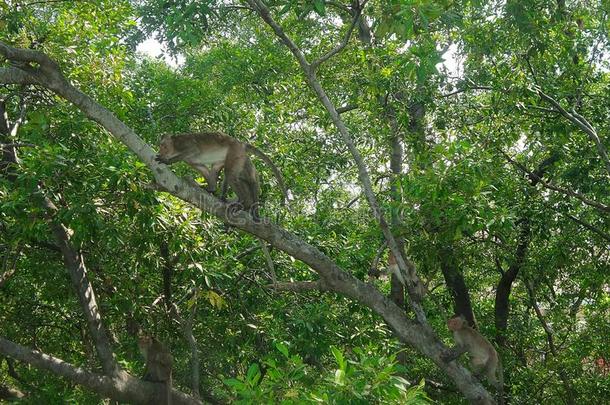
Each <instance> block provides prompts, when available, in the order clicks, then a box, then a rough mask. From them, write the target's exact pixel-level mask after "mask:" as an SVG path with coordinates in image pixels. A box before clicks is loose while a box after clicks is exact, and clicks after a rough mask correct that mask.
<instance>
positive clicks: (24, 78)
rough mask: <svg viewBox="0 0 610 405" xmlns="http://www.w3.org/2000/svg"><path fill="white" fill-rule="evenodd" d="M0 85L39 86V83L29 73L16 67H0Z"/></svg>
mask: <svg viewBox="0 0 610 405" xmlns="http://www.w3.org/2000/svg"><path fill="white" fill-rule="evenodd" d="M0 83H4V84H37V83H38V81H37V80H36V79H35V78H33V77H32V76H31V75H30V74H29V73H27V72H24V71H23V70H20V69H17V68H16V67H0Z"/></svg>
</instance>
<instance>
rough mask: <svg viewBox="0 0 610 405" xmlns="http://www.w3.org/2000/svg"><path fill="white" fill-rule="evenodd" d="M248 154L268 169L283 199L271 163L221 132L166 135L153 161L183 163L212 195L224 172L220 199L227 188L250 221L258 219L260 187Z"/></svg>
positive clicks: (250, 147)
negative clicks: (200, 177) (247, 213)
mask: <svg viewBox="0 0 610 405" xmlns="http://www.w3.org/2000/svg"><path fill="white" fill-rule="evenodd" d="M249 152H250V153H254V154H256V155H257V156H259V157H261V158H262V159H263V160H264V161H265V162H266V163H267V164H268V165H270V166H271V169H272V170H273V172H274V175H275V176H276V178H277V180H278V183H279V185H280V187H281V188H282V193H283V195H284V196H285V195H286V188H285V187H284V182H283V178H282V176H281V174H280V172H279V170H278V169H277V167H275V165H274V164H273V162H271V159H269V158H268V157H267V156H266V155H265V154H264V153H262V152H261V151H259V150H258V149H256V148H254V147H253V146H251V145H248V144H245V143H243V142H240V141H238V140H237V139H235V138H232V137H230V136H229V135H226V134H224V133H222V132H202V133H186V134H180V135H175V136H169V135H166V136H164V137H163V138H162V139H161V144H160V148H159V154H158V155H157V160H158V161H159V162H161V163H165V164H172V163H175V162H178V161H184V162H186V163H187V164H189V165H190V166H191V167H193V168H194V169H195V170H197V171H199V172H200V173H201V174H202V175H203V177H204V178H205V180H206V182H207V190H208V191H209V192H211V193H214V192H215V191H216V186H217V184H216V183H217V181H218V175H219V172H220V170H222V169H223V168H224V170H225V181H224V183H223V187H222V195H221V197H222V198H223V199H224V198H225V196H226V191H227V185H229V186H231V188H232V189H233V191H234V192H235V194H237V198H238V200H239V203H241V204H242V205H243V207H244V209H246V210H249V211H250V213H251V214H252V216H253V217H254V218H258V197H259V194H260V186H259V182H258V173H257V172H256V169H255V168H254V165H253V164H252V161H251V160H250V158H249V156H248V153H249Z"/></svg>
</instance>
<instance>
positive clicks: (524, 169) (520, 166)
mask: <svg viewBox="0 0 610 405" xmlns="http://www.w3.org/2000/svg"><path fill="white" fill-rule="evenodd" d="M500 153H501V154H502V155H503V156H504V157H505V159H506V160H507V161H508V162H510V163H512V164H513V165H514V166H515V167H517V168H518V169H519V170H521V171H522V172H524V173H526V174H527V175H529V176H530V178H532V179H536V180H538V182H539V183H540V184H542V185H543V186H544V187H546V188H548V189H550V190H554V191H558V192H560V193H562V194H565V195H568V196H571V197H574V198H577V199H579V200H580V201H582V202H583V203H585V204H586V205H589V206H591V207H594V208H597V209H598V210H600V211H603V212H605V213H610V207H608V206H607V205H604V204H602V203H599V202H597V201H593V200H590V199H588V198H587V197H585V196H584V195H582V194H580V193H577V192H576V191H572V190H569V189H567V188H563V187H559V186H556V185H554V184H552V183H550V182H548V181H545V180H543V179H542V178H541V177H540V176H538V175H537V174H536V173H534V172H532V171H530V170H528V168H527V167H525V166H524V165H523V164H521V163H519V162H517V161H516V160H514V159H513V158H511V157H510V156H509V155H508V154H507V153H506V152H504V151H502V150H500Z"/></svg>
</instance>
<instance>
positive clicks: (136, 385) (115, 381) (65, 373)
mask: <svg viewBox="0 0 610 405" xmlns="http://www.w3.org/2000/svg"><path fill="white" fill-rule="evenodd" d="M0 354H3V355H5V356H8V357H11V358H14V359H16V360H19V361H21V362H24V363H27V364H30V365H32V366H34V367H36V368H39V369H43V370H47V371H49V372H51V373H53V374H55V375H59V376H61V377H64V378H66V379H68V380H70V381H72V382H74V383H76V384H79V385H82V386H83V387H87V388H88V389H89V390H91V391H93V392H95V393H97V394H99V395H100V396H103V397H105V398H112V399H114V400H116V401H120V402H128V403H134V404H151V403H156V399H157V398H158V397H157V393H158V387H156V385H158V384H154V383H149V382H144V381H141V380H139V379H137V378H134V377H132V376H129V375H127V374H125V375H122V376H113V377H111V376H105V375H100V374H95V373H92V372H89V371H87V370H84V369H82V368H79V367H75V366H74V365H72V364H69V363H67V362H65V361H63V360H61V359H59V358H57V357H53V356H49V355H47V354H45V353H42V352H39V351H38V350H32V349H29V348H27V347H25V346H21V345H18V344H16V343H14V342H11V341H10V340H7V339H4V338H2V337H0ZM172 404H174V405H178V404H184V405H192V404H200V402H199V401H196V400H194V399H193V398H191V397H189V396H187V395H185V394H183V393H181V392H179V391H176V390H173V391H172Z"/></svg>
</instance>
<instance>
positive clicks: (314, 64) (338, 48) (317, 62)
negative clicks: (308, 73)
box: [311, 0, 368, 69]
mask: <svg viewBox="0 0 610 405" xmlns="http://www.w3.org/2000/svg"><path fill="white" fill-rule="evenodd" d="M367 1H368V0H365V1H364V2H363V3H362V4H361V5H360V7H358V9H357V10H356V12H355V14H354V18H353V19H352V23H351V24H350V26H349V28H348V29H347V32H346V33H345V35H344V36H343V40H341V42H339V43H338V44H337V46H335V47H334V48H333V49H331V50H330V51H328V52H326V53H325V54H324V55H322V56H320V57H319V58H318V59H316V60H314V61H313V62H311V67H312V69H317V68H318V67H319V66H320V65H321V64H322V63H324V62H326V61H327V60H329V59H330V58H332V57H333V56H335V55H336V54H338V53H339V52H341V51H342V50H343V48H345V47H346V46H347V43H348V42H349V39H350V38H351V36H352V32H353V31H354V27H355V26H356V24H358V19H359V18H360V16H361V14H362V9H363V8H364V6H365V5H366V3H367Z"/></svg>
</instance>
